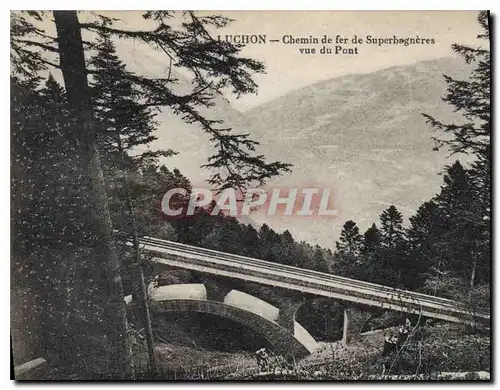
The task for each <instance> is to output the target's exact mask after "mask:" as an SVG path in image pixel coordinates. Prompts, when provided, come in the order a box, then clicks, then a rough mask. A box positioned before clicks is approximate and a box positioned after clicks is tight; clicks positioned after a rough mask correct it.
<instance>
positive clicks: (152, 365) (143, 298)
mask: <svg viewBox="0 0 500 390" xmlns="http://www.w3.org/2000/svg"><path fill="white" fill-rule="evenodd" d="M116 138H117V144H118V151H119V153H120V162H121V165H122V169H123V178H124V181H125V183H124V187H125V198H126V203H127V209H128V210H127V211H128V213H129V214H130V218H131V219H132V244H133V250H134V261H133V264H131V267H130V268H131V269H130V275H131V278H132V288H133V290H132V302H133V301H134V300H137V298H138V300H139V303H140V306H141V307H140V310H141V314H142V315H141V317H142V318H141V320H142V324H143V326H144V330H145V332H146V342H147V346H148V357H149V369H150V370H151V373H152V374H156V372H157V371H158V367H157V364H156V355H155V349H154V339H153V329H152V327H151V317H150V315H149V305H148V293H147V289H146V284H145V282H144V271H143V269H142V260H141V251H140V247H139V232H138V229H137V223H136V219H135V211H134V205H133V203H132V195H131V194H130V181H129V177H128V172H127V167H126V163H125V158H124V153H125V151H124V150H123V145H122V141H121V138H120V131H118V132H117V137H116ZM137 285H138V286H139V289H138V290H139V291H137ZM137 293H139V294H137ZM137 295H138V296H137Z"/></svg>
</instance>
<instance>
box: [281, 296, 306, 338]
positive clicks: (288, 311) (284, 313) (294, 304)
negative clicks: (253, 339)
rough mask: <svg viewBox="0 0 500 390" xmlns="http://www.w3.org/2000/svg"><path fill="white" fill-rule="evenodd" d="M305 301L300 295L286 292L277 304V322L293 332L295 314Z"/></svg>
mask: <svg viewBox="0 0 500 390" xmlns="http://www.w3.org/2000/svg"><path fill="white" fill-rule="evenodd" d="M305 301H306V300H305V298H304V297H303V296H302V295H299V294H286V298H285V299H284V300H282V301H281V302H280V304H279V314H278V324H279V325H281V326H282V327H283V328H285V329H288V330H289V331H290V332H291V333H292V334H293V333H294V331H295V315H296V314H297V311H298V310H299V308H300V307H301V306H302V305H303V304H304V303H305Z"/></svg>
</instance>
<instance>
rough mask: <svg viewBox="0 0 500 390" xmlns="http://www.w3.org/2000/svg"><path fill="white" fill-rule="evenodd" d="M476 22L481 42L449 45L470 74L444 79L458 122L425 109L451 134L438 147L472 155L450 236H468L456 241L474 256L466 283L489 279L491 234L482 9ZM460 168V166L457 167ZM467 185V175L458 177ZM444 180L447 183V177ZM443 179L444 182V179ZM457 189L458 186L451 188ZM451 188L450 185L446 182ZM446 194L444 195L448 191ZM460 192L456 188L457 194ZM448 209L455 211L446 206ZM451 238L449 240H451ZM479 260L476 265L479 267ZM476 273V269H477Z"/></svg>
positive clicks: (487, 64)
mask: <svg viewBox="0 0 500 390" xmlns="http://www.w3.org/2000/svg"><path fill="white" fill-rule="evenodd" d="M478 22H479V25H480V26H481V28H482V30H483V31H482V33H481V34H479V35H478V36H477V38H478V39H479V40H481V43H485V46H486V47H484V46H478V47H469V46H464V45H459V44H454V45H452V48H453V50H454V51H455V52H456V53H457V54H459V55H460V56H461V57H462V58H463V59H464V60H465V62H466V63H467V64H468V65H470V67H471V73H470V76H469V77H468V78H467V79H465V80H457V79H454V78H452V77H449V76H445V80H446V82H447V84H448V88H447V95H446V96H445V97H444V99H443V100H444V101H445V102H447V103H449V104H450V105H451V106H453V108H454V109H455V111H456V112H458V113H460V114H461V115H462V120H461V121H460V122H459V123H444V122H442V121H440V120H438V119H436V118H434V117H432V116H430V115H427V114H424V116H425V118H426V120H427V122H428V123H429V124H430V125H431V126H432V127H434V128H435V129H437V130H441V131H444V132H445V133H446V134H448V135H449V137H446V139H438V138H436V142H437V145H436V147H437V148H441V147H447V148H449V150H450V151H451V152H452V153H453V154H454V153H464V154H469V155H471V156H472V157H473V158H474V159H473V161H472V163H471V164H470V165H469V167H468V168H466V169H465V171H467V176H468V178H467V179H468V182H469V183H468V184H469V186H470V188H469V189H468V191H470V199H469V200H468V205H467V207H463V208H462V207H459V208H457V209H455V212H457V213H456V214H455V215H452V214H450V213H448V214H447V215H448V216H449V217H450V218H452V220H453V224H455V223H456V224H458V225H454V226H452V228H453V231H454V232H455V233H454V234H452V236H455V237H456V236H457V235H458V236H459V235H461V234H462V235H464V236H466V237H467V238H466V239H465V242H464V243H463V245H460V247H461V248H462V249H463V250H464V251H465V252H463V253H464V254H465V255H466V256H468V257H469V260H470V261H471V262H472V264H471V265H470V273H469V276H468V279H469V284H470V288H471V289H472V288H473V287H474V285H475V284H476V281H477V278H478V276H479V281H480V282H485V281H488V279H489V277H490V276H489V263H490V240H491V234H490V232H491V226H490V225H491V217H490V214H491V209H490V204H491V119H490V115H491V114H490V112H491V103H490V99H491V96H490V93H491V91H490V90H491V54H490V45H491V43H490V14H489V11H481V12H480V13H479V15H478ZM456 173H457V174H458V172H456ZM462 182H463V184H464V185H465V180H462ZM445 184H446V183H445ZM446 185H447V184H446ZM455 189H456V188H455ZM450 191H452V189H451V188H450ZM441 195H444V197H445V198H446V194H441ZM456 195H459V194H456ZM448 211H449V212H453V210H451V209H450V208H448ZM455 243H456V241H455V240H450V242H449V243H447V245H450V246H453V245H454V244H455ZM478 265H479V267H478ZM480 270H482V272H480V275H478V271H480Z"/></svg>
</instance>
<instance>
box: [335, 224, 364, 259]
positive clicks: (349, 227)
mask: <svg viewBox="0 0 500 390" xmlns="http://www.w3.org/2000/svg"><path fill="white" fill-rule="evenodd" d="M362 241H363V237H361V234H359V228H358V227H357V226H356V222H354V221H347V222H346V223H344V226H343V228H342V232H341V233H340V238H339V240H338V241H337V242H336V243H335V246H336V248H337V251H338V252H341V253H348V254H351V255H353V256H357V255H359V253H360V250H361V243H362Z"/></svg>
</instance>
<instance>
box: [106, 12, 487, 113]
mask: <svg viewBox="0 0 500 390" xmlns="http://www.w3.org/2000/svg"><path fill="white" fill-rule="evenodd" d="M100 13H103V14H106V15H108V16H113V17H117V18H120V19H122V20H123V21H124V24H123V26H124V27H126V26H127V25H129V26H130V27H132V26H133V27H134V28H136V27H138V26H140V25H143V24H145V23H147V22H145V21H144V20H143V19H142V16H141V12H140V11H109V12H100ZM477 13H478V11H206V12H200V14H202V15H213V14H221V15H223V16H226V17H229V18H231V19H233V20H234V21H233V22H232V23H230V24H229V25H228V26H226V27H225V28H223V29H220V30H218V31H214V32H213V33H214V36H216V35H221V36H225V35H251V34H260V35H266V37H267V41H268V43H267V44H248V45H246V46H245V47H244V48H243V50H242V55H244V56H247V57H250V58H254V59H256V60H260V61H262V62H263V63H264V64H265V66H266V74H257V75H255V77H254V79H255V81H256V82H257V84H258V85H259V89H258V93H257V94H252V95H246V96H244V97H242V98H240V99H236V98H235V97H232V96H227V97H228V98H229V101H230V102H231V104H232V106H233V107H234V108H236V109H238V110H240V111H246V110H248V109H250V108H252V107H255V106H257V105H259V104H262V103H265V102H266V101H270V100H272V99H275V98H277V97H279V96H282V95H284V94H286V93H287V92H290V91H292V90H294V89H298V88H301V87H304V86H307V85H310V84H313V83H316V82H318V81H321V80H326V79H331V78H334V77H339V76H343V75H347V74H352V73H369V72H373V71H376V70H379V69H384V68H388V67H392V66H398V65H405V64H411V63H415V62H417V61H422V60H431V59H436V58H442V57H447V56H450V55H452V49H451V45H452V44H453V43H461V44H469V45H474V44H476V42H477V41H476V39H475V37H476V36H477V34H478V33H479V32H480V29H479V25H478V24H477V21H476V18H477ZM284 35H292V36H293V37H309V36H314V37H323V36H324V35H327V36H328V37H331V38H332V39H335V37H336V36H337V35H340V36H342V37H347V38H349V39H350V38H352V37H353V36H354V35H357V36H359V37H366V36H367V35H371V36H373V37H392V36H393V35H396V36H397V37H416V36H419V37H421V38H434V39H435V44H426V45H411V46H404V45H385V46H382V47H378V46H377V45H373V44H362V45H358V52H359V54H357V55H334V54H332V55H328V54H325V55H319V54H316V55H307V54H300V52H299V49H300V48H301V47H302V48H304V47H315V48H316V50H319V49H320V48H321V47H322V46H323V45H322V44H321V43H320V44H319V45H313V46H311V45H294V44H284V43H282V37H283V36H284ZM270 39H278V40H280V42H276V43H271V42H269V40H270ZM119 46H120V47H119V50H121V51H122V53H123V54H124V55H125V56H126V57H128V58H130V59H131V60H132V61H133V62H139V61H140V57H142V56H144V55H145V52H147V55H148V56H151V57H154V58H156V59H157V61H158V62H160V63H162V65H161V66H162V67H163V68H165V66H164V65H165V62H166V58H164V57H165V55H164V54H163V53H159V52H155V53H154V52H153V51H152V50H150V49H149V48H148V49H147V50H146V49H144V48H141V47H140V44H139V43H137V42H135V43H131V42H128V43H124V42H120V43H119ZM326 46H336V45H335V43H332V44H330V45H326ZM343 46H345V47H353V46H354V45H353V44H351V43H349V44H347V45H343ZM127 52H128V53H127ZM127 54H128V55H127ZM151 71H154V70H152V69H151Z"/></svg>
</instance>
